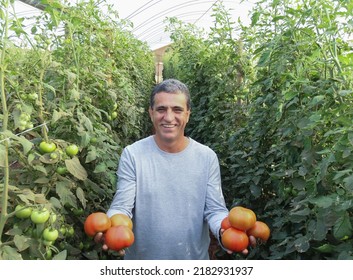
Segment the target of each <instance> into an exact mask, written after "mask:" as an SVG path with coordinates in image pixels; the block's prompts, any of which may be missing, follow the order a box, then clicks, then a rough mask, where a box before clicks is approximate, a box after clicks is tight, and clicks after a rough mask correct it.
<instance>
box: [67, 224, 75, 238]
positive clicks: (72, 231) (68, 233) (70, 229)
mask: <svg viewBox="0 0 353 280" xmlns="http://www.w3.org/2000/svg"><path fill="white" fill-rule="evenodd" d="M74 234H75V230H74V228H73V227H72V226H69V227H68V228H67V230H66V236H67V237H71V236H74Z"/></svg>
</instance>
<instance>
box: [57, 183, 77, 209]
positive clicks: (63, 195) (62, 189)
mask: <svg viewBox="0 0 353 280" xmlns="http://www.w3.org/2000/svg"><path fill="white" fill-rule="evenodd" d="M56 193H57V194H58V196H59V197H60V201H61V204H62V205H66V204H69V205H71V206H73V207H75V208H77V203H76V197H75V196H74V194H73V193H72V192H71V191H70V182H66V181H61V182H57V184H56Z"/></svg>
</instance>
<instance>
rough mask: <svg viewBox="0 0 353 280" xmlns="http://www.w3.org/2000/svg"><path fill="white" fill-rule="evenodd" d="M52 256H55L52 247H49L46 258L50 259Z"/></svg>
mask: <svg viewBox="0 0 353 280" xmlns="http://www.w3.org/2000/svg"><path fill="white" fill-rule="evenodd" d="M52 256H53V251H52V250H51V249H50V248H48V249H47V250H46V252H45V259H46V260H50V259H51V257H52Z"/></svg>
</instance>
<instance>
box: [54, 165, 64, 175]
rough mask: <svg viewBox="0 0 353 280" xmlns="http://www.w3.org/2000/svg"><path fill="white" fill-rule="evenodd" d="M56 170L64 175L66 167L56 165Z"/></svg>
mask: <svg viewBox="0 0 353 280" xmlns="http://www.w3.org/2000/svg"><path fill="white" fill-rule="evenodd" d="M56 172H57V173H58V174H60V175H64V174H65V173H66V172H67V168H66V167H65V166H58V168H57V169H56Z"/></svg>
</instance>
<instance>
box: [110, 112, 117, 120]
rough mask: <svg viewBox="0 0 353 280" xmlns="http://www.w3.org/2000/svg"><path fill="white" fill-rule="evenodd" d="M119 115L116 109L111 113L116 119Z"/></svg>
mask: <svg viewBox="0 0 353 280" xmlns="http://www.w3.org/2000/svg"><path fill="white" fill-rule="evenodd" d="M117 116H118V112H116V111H114V112H112V113H111V118H112V119H113V120H114V119H115V118H116V117H117Z"/></svg>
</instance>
